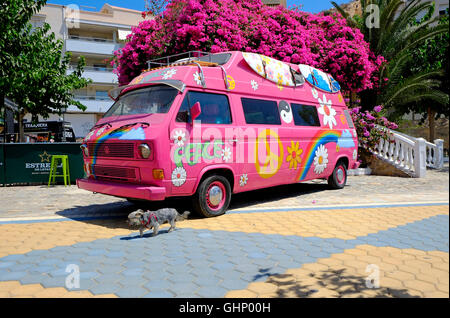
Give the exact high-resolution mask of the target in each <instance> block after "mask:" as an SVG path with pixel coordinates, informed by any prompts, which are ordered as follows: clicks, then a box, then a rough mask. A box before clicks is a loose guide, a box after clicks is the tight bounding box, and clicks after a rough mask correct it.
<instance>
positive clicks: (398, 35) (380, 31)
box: [333, 0, 449, 115]
mask: <svg viewBox="0 0 450 318" xmlns="http://www.w3.org/2000/svg"><path fill="white" fill-rule="evenodd" d="M360 3H361V7H362V12H363V14H362V16H361V17H350V16H348V15H344V17H345V18H346V19H347V21H348V22H349V24H351V25H355V26H357V27H359V28H360V30H361V32H362V33H363V34H364V38H365V40H366V41H368V42H369V43H370V47H371V49H372V50H373V51H374V53H375V54H376V55H382V56H384V58H385V59H386V60H387V61H388V63H386V64H384V65H383V66H382V67H381V69H380V70H379V72H380V79H389V80H388V82H387V83H383V82H382V83H381V84H380V86H379V87H377V88H375V89H371V90H366V91H363V92H361V93H360V96H361V104H362V107H363V109H372V108H373V106H375V105H380V104H383V105H385V106H386V107H388V108H390V109H391V110H393V111H394V112H393V113H394V114H396V115H402V114H404V113H406V112H408V110H409V106H407V105H411V103H412V102H414V103H415V104H418V103H421V102H425V101H432V102H433V103H435V104H439V105H448V92H445V91H443V89H442V76H443V74H444V71H443V69H442V65H443V64H444V62H443V61H439V60H440V59H441V58H442V57H443V55H442V54H440V55H439V56H436V55H434V54H433V52H431V51H432V50H431V51H430V46H432V45H431V43H435V44H436V46H434V48H435V49H437V47H439V46H441V48H442V47H444V46H445V44H444V43H443V42H442V41H441V40H440V38H441V37H447V38H448V28H449V26H448V20H447V21H444V22H442V23H439V24H437V21H438V19H439V18H431V13H432V12H433V11H434V2H433V1H425V2H421V1H420V0H412V1H410V2H408V3H406V5H404V1H402V0H360ZM372 4H375V5H377V6H378V8H379V13H380V18H379V22H380V27H379V28H374V27H369V26H368V25H367V23H366V21H367V20H368V18H370V16H371V14H372V13H373V12H371V10H366V8H367V9H370V8H369V7H368V6H369V5H372ZM333 5H334V6H335V7H336V8H338V10H340V12H341V11H342V9H339V6H338V5H337V4H336V3H333ZM403 5H404V6H403ZM402 6H403V7H402ZM423 11H427V12H428V14H427V15H426V16H425V17H424V18H423V19H422V20H421V21H419V22H417V21H416V19H417V16H418V15H419V14H420V13H421V12H423ZM447 45H448V43H447ZM418 55H419V56H420V55H421V56H422V57H423V58H426V59H428V61H427V63H423V61H420V59H419V58H418ZM444 60H446V58H444ZM419 61H420V62H419ZM413 64H416V66H417V67H416V69H415V70H414V71H413V72H412V71H411V66H412V65H413ZM425 64H426V65H427V67H424V65H425ZM447 107H448V106H447Z"/></svg>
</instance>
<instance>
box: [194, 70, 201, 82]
mask: <svg viewBox="0 0 450 318" xmlns="http://www.w3.org/2000/svg"><path fill="white" fill-rule="evenodd" d="M194 81H195V82H196V83H197V85H202V76H201V75H200V74H199V73H198V72H195V73H194Z"/></svg>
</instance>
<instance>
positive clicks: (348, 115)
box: [344, 109, 355, 128]
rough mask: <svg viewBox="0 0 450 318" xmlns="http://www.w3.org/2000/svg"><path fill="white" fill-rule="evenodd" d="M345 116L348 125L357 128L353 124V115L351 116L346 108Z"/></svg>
mask: <svg viewBox="0 0 450 318" xmlns="http://www.w3.org/2000/svg"><path fill="white" fill-rule="evenodd" d="M344 116H345V119H346V120H347V123H348V127H349V128H355V125H353V120H352V116H350V113H349V112H348V110H347V109H344Z"/></svg>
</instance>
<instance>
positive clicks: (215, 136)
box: [169, 91, 238, 195]
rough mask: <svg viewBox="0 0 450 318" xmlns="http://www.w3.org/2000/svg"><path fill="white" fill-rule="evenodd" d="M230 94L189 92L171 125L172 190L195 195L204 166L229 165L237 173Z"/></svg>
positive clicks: (225, 166)
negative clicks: (195, 107) (195, 108)
mask: <svg viewBox="0 0 450 318" xmlns="http://www.w3.org/2000/svg"><path fill="white" fill-rule="evenodd" d="M197 102H199V103H200V108H201V113H200V115H199V116H198V117H197V118H196V120H195V122H194V123H192V119H191V116H190V109H191V107H192V106H193V105H194V104H195V103H197ZM230 131H233V116H232V111H231V109H230V103H229V99H228V96H227V95H224V94H216V93H206V92H198V91H188V92H187V93H186V95H185V97H184V99H183V102H182V104H181V106H180V109H179V111H178V113H177V115H176V117H175V119H174V120H173V122H172V124H171V127H170V132H169V133H170V143H171V149H172V151H171V158H172V163H171V165H172V174H171V180H172V193H173V194H186V195H189V194H193V193H194V192H195V190H196V189H195V186H196V184H197V181H198V178H200V177H201V174H202V171H204V169H205V168H208V166H209V167H210V168H212V167H211V166H214V167H216V168H230V169H231V170H232V171H233V172H234V173H237V169H238V167H237V164H236V163H235V153H236V144H237V139H236V138H233V136H232V135H231V136H230Z"/></svg>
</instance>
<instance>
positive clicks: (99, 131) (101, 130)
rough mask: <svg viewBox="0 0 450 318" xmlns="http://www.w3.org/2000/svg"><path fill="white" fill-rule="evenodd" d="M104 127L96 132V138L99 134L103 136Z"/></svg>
mask: <svg viewBox="0 0 450 318" xmlns="http://www.w3.org/2000/svg"><path fill="white" fill-rule="evenodd" d="M105 129H106V126H103V127H102V128H100V129H99V130H97V133H96V134H95V135H96V136H97V137H98V136H100V135H101V134H103V132H104V131H105Z"/></svg>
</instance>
